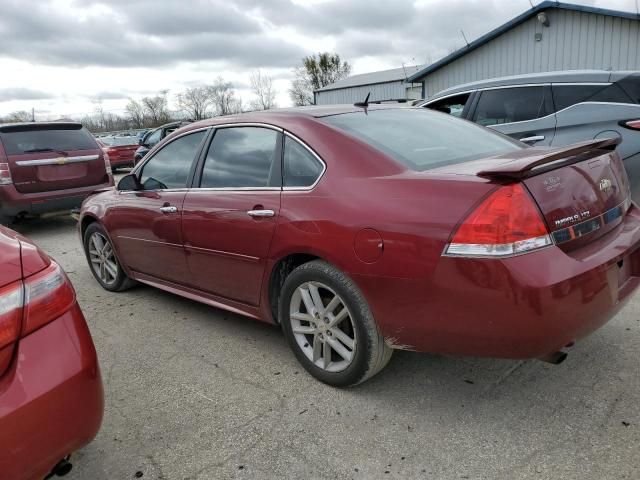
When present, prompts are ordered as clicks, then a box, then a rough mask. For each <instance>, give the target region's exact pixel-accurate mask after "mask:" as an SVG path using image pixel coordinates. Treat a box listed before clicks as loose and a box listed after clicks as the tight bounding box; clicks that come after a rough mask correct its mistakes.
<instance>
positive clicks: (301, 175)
mask: <svg viewBox="0 0 640 480" xmlns="http://www.w3.org/2000/svg"><path fill="white" fill-rule="evenodd" d="M322 169H323V166H322V164H321V163H320V162H319V161H318V159H316V158H315V157H314V156H313V154H312V153H311V152H310V151H309V150H307V149H306V148H305V147H304V146H302V145H301V144H300V143H299V142H296V141H295V140H293V139H292V138H289V137H285V140H284V175H283V176H284V186H285V187H310V186H311V185H313V184H314V183H315V182H316V180H317V179H318V177H319V176H320V174H321V173H322Z"/></svg>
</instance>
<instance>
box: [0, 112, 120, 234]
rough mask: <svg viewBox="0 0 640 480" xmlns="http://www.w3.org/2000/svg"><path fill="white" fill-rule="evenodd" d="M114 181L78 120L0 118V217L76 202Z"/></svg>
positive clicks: (0, 219)
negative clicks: (7, 120)
mask: <svg viewBox="0 0 640 480" xmlns="http://www.w3.org/2000/svg"><path fill="white" fill-rule="evenodd" d="M110 186H113V176H112V173H111V166H110V164H109V161H108V158H107V157H106V156H105V155H104V153H103V152H102V150H101V149H100V147H99V146H98V144H97V142H96V139H95V138H93V136H92V135H91V134H90V133H89V132H88V131H87V130H86V129H85V128H84V127H83V126H82V125H81V124H79V123H72V122H50V123H48V122H42V123H15V124H0V223H1V224H5V225H6V224H7V223H9V222H10V221H11V220H12V219H13V218H14V217H16V216H18V215H37V214H41V213H46V212H53V211H61V210H70V209H73V208H77V207H79V206H80V204H81V203H82V201H83V200H84V199H85V198H86V197H87V195H89V193H91V192H92V191H94V190H96V189H99V188H103V187H110Z"/></svg>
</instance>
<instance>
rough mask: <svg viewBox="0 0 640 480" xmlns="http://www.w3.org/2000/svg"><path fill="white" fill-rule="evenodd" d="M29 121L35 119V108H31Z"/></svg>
mask: <svg viewBox="0 0 640 480" xmlns="http://www.w3.org/2000/svg"><path fill="white" fill-rule="evenodd" d="M31 121H32V122H35V121H36V109H35V108H31Z"/></svg>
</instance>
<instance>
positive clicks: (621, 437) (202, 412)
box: [15, 216, 640, 480]
mask: <svg viewBox="0 0 640 480" xmlns="http://www.w3.org/2000/svg"><path fill="white" fill-rule="evenodd" d="M15 228H16V229H17V230H18V231H20V232H21V233H23V234H25V235H28V236H29V237H31V238H32V239H33V240H34V241H35V242H36V243H38V244H39V245H40V246H41V247H42V248H43V249H44V250H45V251H46V252H47V253H49V254H51V255H52V256H53V257H54V258H55V259H57V260H58V261H59V262H60V263H61V265H62V266H63V267H64V268H65V270H66V271H67V273H68V275H69V277H70V278H71V280H72V281H73V283H74V285H75V287H76V289H77V291H78V298H79V301H80V304H81V306H82V308H83V310H84V313H85V315H86V317H87V320H88V323H89V325H90V328H91V331H92V333H93V337H94V341H95V344H96V348H97V350H98V355H99V357H100V362H101V366H102V374H103V377H104V384H105V397H106V408H105V417H104V422H103V425H102V430H101V431H100V433H99V434H98V437H97V439H96V440H95V441H94V442H93V443H91V444H90V445H89V446H88V447H86V448H85V449H84V450H82V451H80V452H78V453H77V454H76V455H75V456H74V458H73V463H74V470H73V472H72V474H71V475H70V476H69V477H68V478H70V479H89V478H90V479H96V480H99V479H128V478H141V477H143V478H150V479H165V480H169V479H171V480H173V479H181V480H182V479H226V478H266V479H268V478H340V479H342V478H362V479H365V478H366V479H369V478H437V479H514V478H523V479H526V478H537V479H538V478H576V479H578V478H580V479H584V478H593V479H608V478H615V479H624V478H627V479H634V478H639V477H640V455H639V454H638V452H639V451H640V428H639V426H640V413H639V410H638V407H637V406H638V402H639V401H640V377H638V375H637V369H638V366H639V362H638V351H639V350H640V320H639V319H640V299H637V298H636V300H635V301H633V302H632V303H631V304H630V305H628V306H627V307H626V308H625V309H624V310H623V311H622V312H621V313H620V314H619V315H618V316H617V317H616V318H615V319H614V320H613V321H612V322H611V323H610V324H608V325H607V326H606V327H605V328H603V329H601V330H600V331H598V332H596V333H595V334H594V335H593V336H591V337H590V338H588V339H586V340H584V341H583V342H581V343H579V344H578V345H577V346H576V347H574V348H573V350H572V352H571V353H570V355H569V357H568V360H567V361H566V362H565V363H563V364H562V365H560V366H551V365H547V364H545V363H542V362H538V361H527V362H517V361H507V360H490V359H474V358H449V357H440V356H434V355H425V354H415V353H409V352H402V351H398V352H396V353H395V355H394V358H393V359H392V361H391V364H390V365H389V367H388V368H387V369H386V370H384V371H383V372H382V373H381V374H380V375H378V376H376V377H374V378H373V379H372V380H370V381H369V382H367V383H365V384H364V385H361V386H358V387H356V388H351V389H346V390H337V389H334V388H330V387H328V386H326V385H323V384H321V383H319V382H317V381H315V380H314V379H312V378H311V377H310V376H309V375H308V374H306V372H305V371H304V370H303V369H302V368H301V367H300V365H299V364H298V363H297V362H296V360H295V358H294V357H293V355H292V354H291V353H290V351H289V349H288V347H287V345H286V343H285V340H284V338H283V336H282V335H281V333H280V331H279V329H278V328H276V327H273V326H269V325H266V324H262V323H258V322H255V321H252V320H248V319H245V318H243V317H240V316H237V315H234V314H230V313H227V312H224V311H221V310H217V309H215V308H210V307H207V306H204V305H201V304H198V303H195V302H193V301H189V300H186V299H182V298H180V297H177V296H173V295H170V294H167V293H164V292H161V291H159V290H155V289H153V288H150V287H146V286H139V287H137V288H135V289H132V290H130V291H127V292H125V293H121V294H112V293H108V292H106V291H104V290H102V289H101V288H100V287H99V286H98V284H97V282H96V281H95V280H94V279H93V277H92V276H91V273H90V272H89V269H88V268H87V266H86V263H85V259H84V256H83V253H82V249H81V246H80V242H79V240H78V238H77V233H76V229H75V221H74V220H73V219H72V218H71V217H69V216H59V217H52V218H47V219H41V220H37V221H36V220H33V221H26V222H23V223H21V224H19V225H17V226H16V227H15Z"/></svg>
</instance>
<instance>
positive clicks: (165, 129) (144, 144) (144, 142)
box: [134, 121, 191, 164]
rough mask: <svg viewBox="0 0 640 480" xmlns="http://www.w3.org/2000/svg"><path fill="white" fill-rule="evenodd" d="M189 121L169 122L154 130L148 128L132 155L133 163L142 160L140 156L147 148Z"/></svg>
mask: <svg viewBox="0 0 640 480" xmlns="http://www.w3.org/2000/svg"><path fill="white" fill-rule="evenodd" d="M189 123H191V122H184V121H182V122H171V123H167V124H165V125H162V126H160V127H158V128H156V129H154V130H149V131H148V132H147V133H145V134H144V136H143V137H142V139H141V140H140V147H139V148H138V149H137V150H136V153H135V155H134V164H135V163H138V162H139V161H140V160H142V157H144V156H145V155H146V154H147V153H148V152H149V150H151V149H152V148H153V147H155V146H156V145H157V144H158V143H160V141H161V140H163V139H164V138H165V137H166V136H167V135H169V134H171V133H173V132H174V131H176V130H177V129H179V128H181V127H184V126H185V125H189Z"/></svg>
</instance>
